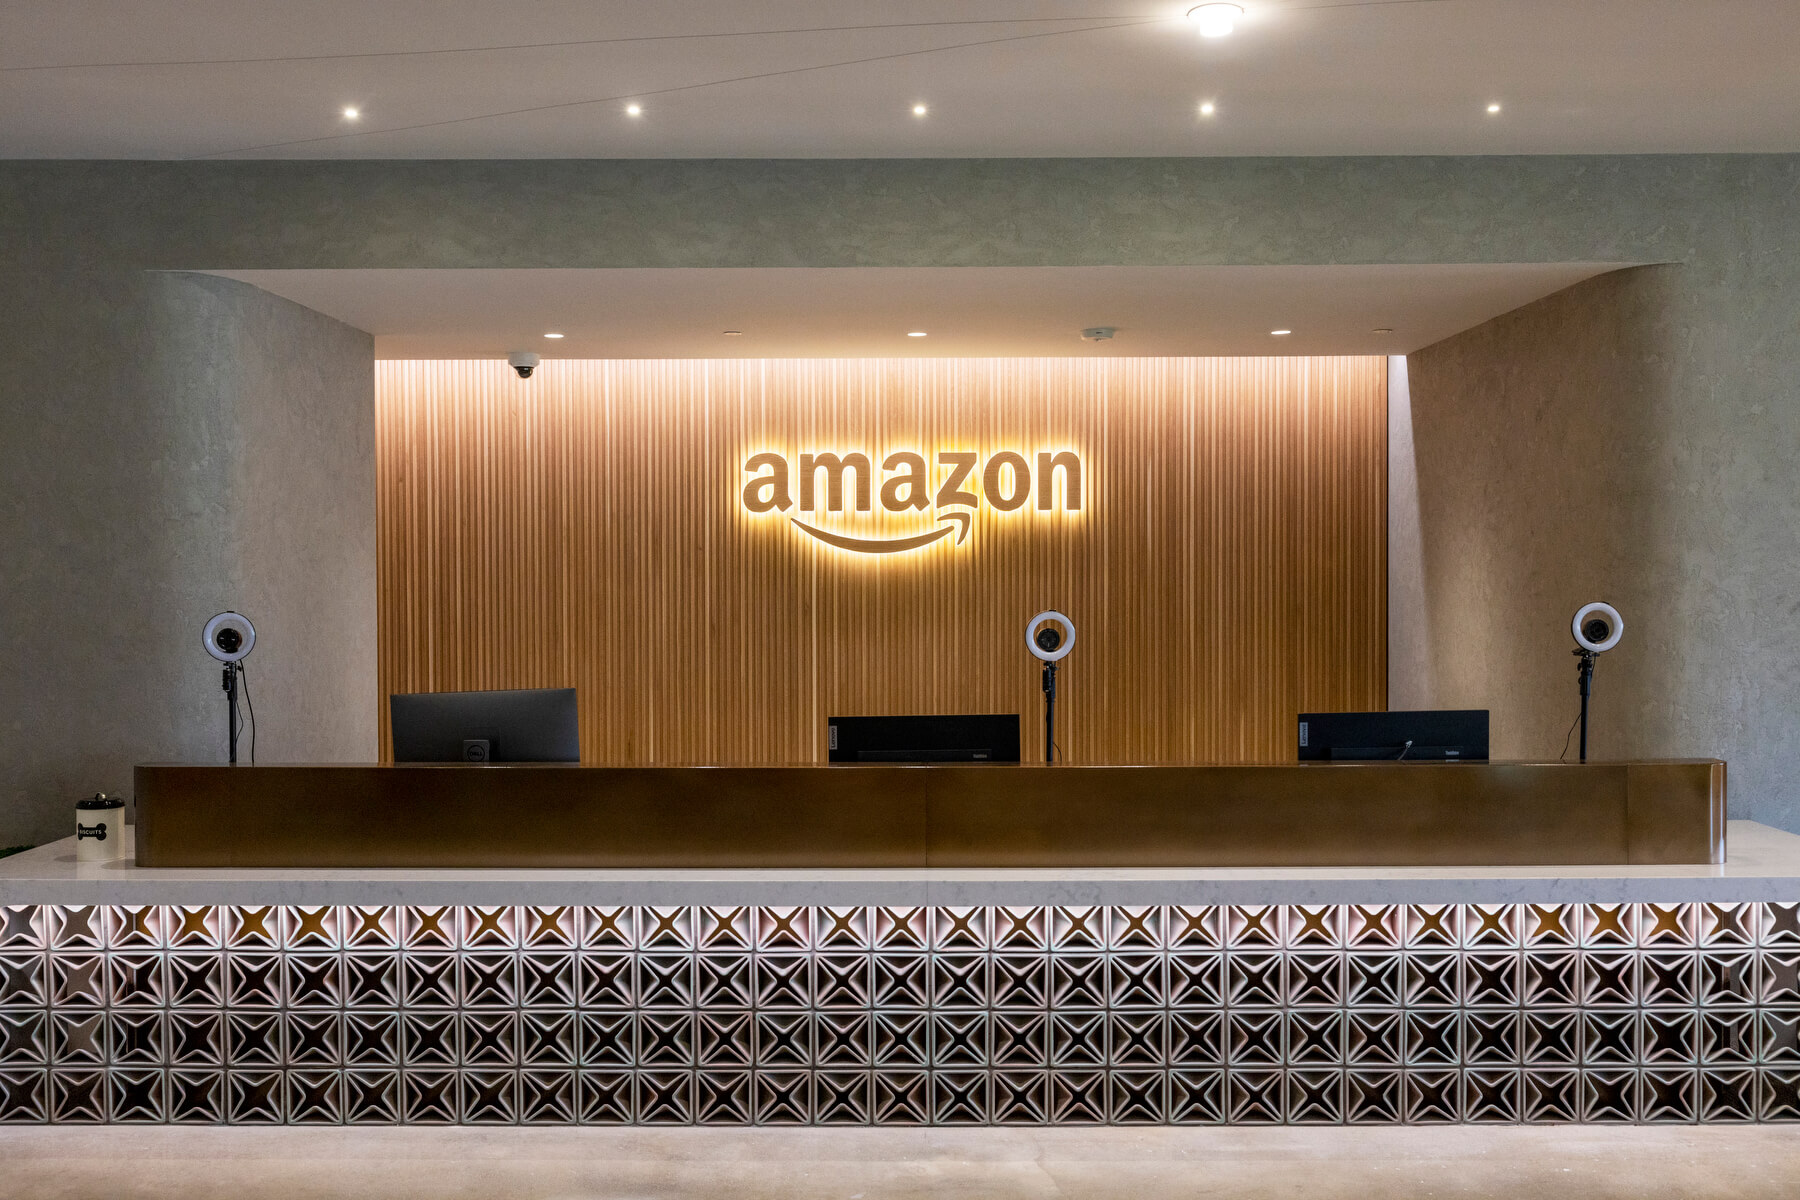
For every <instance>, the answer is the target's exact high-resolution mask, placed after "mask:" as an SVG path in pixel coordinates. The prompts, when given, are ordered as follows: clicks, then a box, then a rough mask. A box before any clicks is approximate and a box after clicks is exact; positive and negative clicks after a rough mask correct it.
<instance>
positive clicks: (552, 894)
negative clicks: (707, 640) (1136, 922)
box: [0, 821, 1800, 905]
mask: <svg viewBox="0 0 1800 1200" xmlns="http://www.w3.org/2000/svg"><path fill="white" fill-rule="evenodd" d="M1727 848H1728V850H1729V861H1728V862H1727V863H1725V865H1723V866H1706V865H1699V866H1592V867H1567V866H1560V867H1387V868H1382V867H1277V868H1272V867H1258V868H1245V867H1208V868H1100V867H1095V868H1084V869H1055V870H1018V869H1007V870H969V869H957V870H932V869H899V868H895V869H875V870H847V869H846V870H828V869H809V870H767V869H755V870H714V869H708V870H629V871H618V870H529V869H519V868H506V869H502V870H466V869H464V870H417V869H386V870H382V869H367V868H359V869H350V870H318V869H305V870H301V869H294V870H276V869H267V868H258V869H241V870H238V869H221V868H181V867H161V868H148V867H139V866H137V865H136V864H135V863H133V862H131V861H130V860H129V859H127V860H125V861H122V862H117V863H104V864H90V865H83V864H81V863H78V862H76V861H75V839H73V838H68V839H65V840H63V841H60V842H52V843H51V844H49V845H47V846H40V847H38V848H37V849H35V850H27V851H26V852H24V853H23V854H16V855H13V856H12V857H11V858H0V904H69V905H82V904H540V905H562V904H657V905H675V904H774V905H787V904H813V905H916V904H926V905H972V904H1013V905H1025V904H1393V903H1406V902H1415V903H1448V902H1455V901H1461V902H1465V903H1476V902H1482V903H1493V904H1498V903H1507V902H1524V901H1532V902H1536V903H1544V904H1548V903H1565V904H1566V903H1581V902H1616V901H1640V902H1644V901H1656V902H1663V903H1668V902H1673V901H1677V900H1721V901H1723V900H1740V901H1748V900H1783V901H1800V835H1795V834H1791V833H1783V832H1782V831H1780V830H1778V829H1772V828H1770V827H1769V826H1767V825H1759V824H1757V823H1756V822H1754V821H1732V822H1731V823H1730V825H1729V831H1728V833H1727Z"/></svg>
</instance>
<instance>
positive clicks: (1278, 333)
mask: <svg viewBox="0 0 1800 1200" xmlns="http://www.w3.org/2000/svg"><path fill="white" fill-rule="evenodd" d="M1292 332H1294V331H1293V330H1291V329H1271V330H1269V336H1270V337H1287V336H1288V335H1289V334H1290V333H1292Z"/></svg>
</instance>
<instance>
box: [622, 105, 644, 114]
mask: <svg viewBox="0 0 1800 1200" xmlns="http://www.w3.org/2000/svg"><path fill="white" fill-rule="evenodd" d="M625 115H626V116H628V117H641V116H643V115H644V106H643V105H641V104H627V105H626V106H625Z"/></svg>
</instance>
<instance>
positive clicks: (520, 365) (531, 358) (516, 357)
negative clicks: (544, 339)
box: [506, 350, 544, 379]
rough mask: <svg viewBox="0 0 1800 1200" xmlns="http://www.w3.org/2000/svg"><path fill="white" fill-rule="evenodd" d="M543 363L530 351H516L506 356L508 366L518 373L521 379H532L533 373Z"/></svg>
mask: <svg viewBox="0 0 1800 1200" xmlns="http://www.w3.org/2000/svg"><path fill="white" fill-rule="evenodd" d="M543 361H544V360H543V359H541V358H539V357H538V356H537V355H535V354H533V353H532V352H531V351H529V350H514V351H513V352H512V353H511V354H508V355H507V356H506V365H507V366H509V367H511V368H512V369H513V370H515V371H517V372H518V373H519V378H520V379H530V378H531V373H532V372H533V371H535V370H537V368H538V364H539V363H541V362H543Z"/></svg>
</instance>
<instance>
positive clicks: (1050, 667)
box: [1025, 609, 1075, 763]
mask: <svg viewBox="0 0 1800 1200" xmlns="http://www.w3.org/2000/svg"><path fill="white" fill-rule="evenodd" d="M1051 621H1055V622H1057V623H1058V624H1060V625H1061V626H1062V627H1063V628H1064V629H1066V630H1068V631H1069V636H1068V637H1067V639H1064V638H1063V637H1061V636H1060V635H1059V634H1058V633H1057V632H1056V631H1055V630H1054V629H1047V628H1045V626H1046V625H1047V624H1048V623H1049V622H1051ZM1040 631H1042V632H1041V633H1040ZM1025 648H1026V649H1027V650H1029V651H1031V653H1032V656H1033V657H1034V658H1037V659H1040V660H1042V662H1043V664H1044V761H1045V762H1047V763H1053V762H1055V761H1056V668H1057V667H1058V666H1060V665H1061V663H1062V660H1063V659H1064V658H1066V657H1068V654H1069V651H1071V650H1073V649H1074V648H1075V622H1073V621H1071V620H1069V618H1067V617H1065V616H1063V615H1062V614H1061V613H1059V612H1057V611H1056V610H1055V609H1047V610H1045V611H1044V612H1041V613H1039V614H1038V615H1037V616H1035V617H1033V618H1031V620H1030V622H1029V623H1027V624H1026V626H1025Z"/></svg>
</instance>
